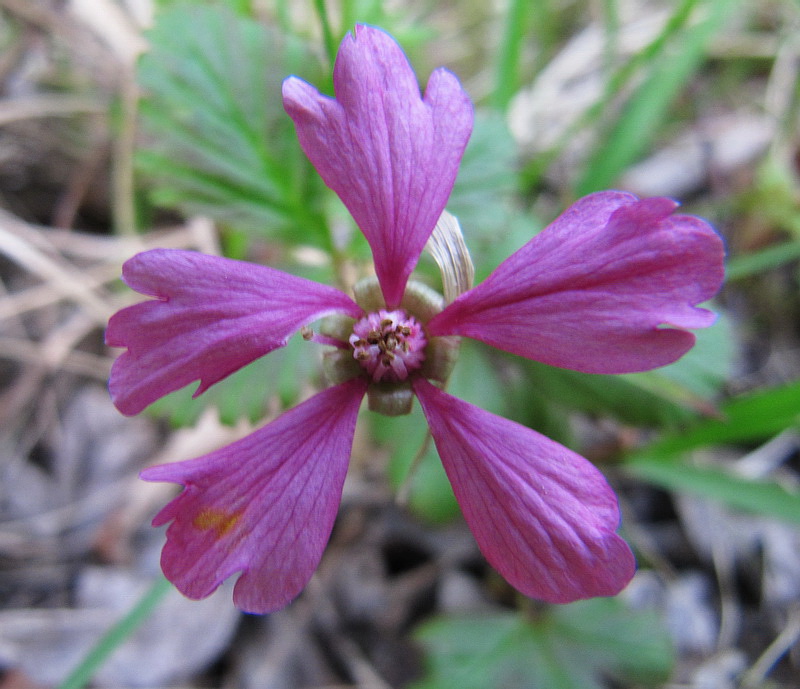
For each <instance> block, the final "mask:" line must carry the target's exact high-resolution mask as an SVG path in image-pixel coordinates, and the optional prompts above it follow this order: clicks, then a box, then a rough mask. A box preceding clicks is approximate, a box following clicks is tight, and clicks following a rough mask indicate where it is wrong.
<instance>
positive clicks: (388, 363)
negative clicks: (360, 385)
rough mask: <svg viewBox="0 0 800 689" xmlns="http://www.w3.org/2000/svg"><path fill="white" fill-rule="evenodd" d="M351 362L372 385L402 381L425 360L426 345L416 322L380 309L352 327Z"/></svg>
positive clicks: (405, 314)
mask: <svg viewBox="0 0 800 689" xmlns="http://www.w3.org/2000/svg"><path fill="white" fill-rule="evenodd" d="M350 344H351V346H352V347H353V358H354V359H355V360H356V361H358V362H359V363H360V364H361V366H362V367H363V368H364V370H366V372H367V373H368V374H369V375H370V377H371V378H372V380H373V382H375V383H380V382H397V381H401V380H406V378H408V376H409V374H410V373H411V372H412V371H416V370H417V369H418V368H419V367H420V366H422V362H423V361H424V360H425V346H426V345H427V344H428V341H427V340H426V339H425V333H424V332H423V331H422V326H421V325H420V324H419V322H418V321H417V319H416V318H414V317H413V316H409V315H408V314H407V313H406V312H405V311H403V310H402V309H396V310H395V311H386V310H385V309H380V310H379V311H373V312H372V313H370V314H367V315H366V316H364V318H362V319H361V320H359V321H356V323H355V325H353V334H352V335H350Z"/></svg>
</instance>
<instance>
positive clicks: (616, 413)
mask: <svg viewBox="0 0 800 689" xmlns="http://www.w3.org/2000/svg"><path fill="white" fill-rule="evenodd" d="M525 370H526V373H527V376H528V380H529V386H530V394H531V395H536V396H537V397H542V398H544V399H545V400H547V401H548V402H549V403H550V404H555V405H557V406H559V407H561V408H562V409H567V410H579V411H582V412H586V413H589V414H597V415H603V416H611V417H614V418H616V419H618V420H619V421H622V422H623V423H626V424H631V425H634V426H667V427H675V426H677V425H679V424H681V423H685V422H686V421H688V420H689V419H691V418H692V417H693V416H694V411H693V410H692V409H690V408H689V407H688V406H684V405H681V404H679V403H678V402H676V401H675V399H673V398H672V397H671V396H668V395H663V394H661V393H660V392H659V391H658V390H656V389H655V386H652V387H645V386H642V385H640V384H639V383H638V381H637V379H636V378H634V377H631V378H627V377H623V376H605V375H598V374H590V373H578V372H577V371H569V370H567V369H563V368H554V367H552V366H546V365H545V364H540V363H538V362H527V363H526V364H525Z"/></svg>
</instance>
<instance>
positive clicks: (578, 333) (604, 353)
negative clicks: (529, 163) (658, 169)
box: [428, 191, 724, 373]
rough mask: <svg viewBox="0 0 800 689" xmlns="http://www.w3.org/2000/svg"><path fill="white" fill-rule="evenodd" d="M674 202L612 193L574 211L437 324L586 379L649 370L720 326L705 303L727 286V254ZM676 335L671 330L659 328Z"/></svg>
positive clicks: (439, 329)
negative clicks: (697, 332)
mask: <svg viewBox="0 0 800 689" xmlns="http://www.w3.org/2000/svg"><path fill="white" fill-rule="evenodd" d="M676 206H677V204H676V203H675V202H674V201H672V200H671V199H665V198H650V199H643V200H639V199H637V198H636V197H635V196H633V195H631V194H624V193H621V192H615V191H606V192H599V193H596V194H592V195H590V196H587V197H585V198H582V199H581V200H579V201H577V202H576V203H575V204H573V205H572V206H571V207H570V208H568V209H567V210H566V211H565V212H564V213H563V214H562V215H561V216H560V217H559V218H557V219H556V220H555V221H554V222H553V223H552V224H551V225H549V226H548V227H547V228H546V229H545V230H544V231H543V232H541V233H540V234H539V235H537V236H536V237H534V238H533V239H532V240H531V241H530V242H528V243H527V244H526V245H525V246H523V247H522V248H521V249H520V250H519V251H517V252H516V253H514V254H512V255H511V256H510V257H509V258H508V259H507V260H506V261H504V262H503V263H502V264H501V265H500V266H499V267H498V268H497V269H496V270H495V271H494V272H493V273H492V274H491V275H490V276H489V277H488V278H487V279H486V280H485V281H484V282H483V283H481V284H480V285H478V286H477V287H475V288H473V289H472V290H470V291H469V292H466V293H464V294H463V295H461V296H460V297H459V298H458V299H457V300H456V301H454V302H453V303H452V304H450V305H449V306H448V307H447V308H446V309H445V310H444V311H443V312H442V313H440V314H439V315H437V316H436V317H434V318H433V319H432V320H431V321H430V323H429V324H428V332H429V333H430V334H431V335H449V334H458V335H466V336H469V337H473V338H475V339H477V340H482V341H483V342H487V343H488V344H490V345H493V346H495V347H497V348H499V349H504V350H506V351H509V352H513V353H514V354H519V355H521V356H524V357H528V358H530V359H535V360H537V361H542V362H544V363H547V364H551V365H553V366H562V367H564V368H571V369H575V370H577V371H585V372H588V373H627V372H632V371H644V370H647V369H651V368H654V367H656V366H663V365H664V364H668V363H671V362H673V361H675V360H676V359H678V358H679V357H680V356H682V355H683V354H685V353H686V351H688V350H689V349H690V348H691V346H692V345H693V344H694V335H692V334H691V333H688V332H686V331H685V330H683V329H684V328H703V327H706V326H708V325H711V324H712V323H713V321H714V315H713V314H712V313H711V312H709V311H707V310H705V309H702V308H696V305H697V304H699V303H701V302H703V301H706V300H707V299H710V298H711V297H712V296H714V294H716V292H717V291H718V290H719V288H720V285H721V284H722V279H723V273H724V268H723V261H724V246H723V243H722V240H721V239H720V237H719V235H717V234H716V232H714V230H713V229H712V228H711V227H710V226H709V225H708V224H707V223H705V222H704V221H703V220H700V219H699V218H696V217H693V216H688V215H672V212H673V211H674V210H675V208H676ZM664 325H666V326H672V327H662V326H664Z"/></svg>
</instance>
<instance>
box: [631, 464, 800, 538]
mask: <svg viewBox="0 0 800 689" xmlns="http://www.w3.org/2000/svg"><path fill="white" fill-rule="evenodd" d="M627 470H628V471H629V473H631V474H633V475H634V476H636V477H638V478H641V479H644V480H646V481H650V482H651V483H654V484H656V485H658V486H661V487H662V488H666V489H668V490H676V491H681V492H684V493H691V494H694V495H699V496H701V497H704V498H711V499H712V500H719V501H720V502H724V503H725V504H727V505H730V506H731V507H735V508H737V509H742V510H746V511H748V512H753V513H755V514H760V515H763V516H765V517H774V518H776V519H783V520H785V521H788V522H794V523H800V493H798V492H797V491H790V490H789V489H787V488H786V487H785V486H782V485H781V484H779V483H777V482H775V481H759V480H754V479H747V478H742V477H740V476H734V475H733V474H731V473H730V472H728V471H725V469H723V468H721V467H710V466H696V465H694V464H691V463H689V462H687V461H676V462H665V461H664V460H663V458H657V459H647V458H645V457H642V458H636V459H634V460H631V461H630V462H629V463H628V464H627Z"/></svg>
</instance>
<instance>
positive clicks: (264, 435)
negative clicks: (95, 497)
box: [141, 379, 366, 613]
mask: <svg viewBox="0 0 800 689" xmlns="http://www.w3.org/2000/svg"><path fill="white" fill-rule="evenodd" d="M365 391H366V383H365V381H363V380H362V379H358V380H351V381H348V382H346V383H342V384H340V385H337V386H335V387H332V388H329V389H327V390H324V391H323V392H321V393H319V394H318V395H316V396H314V397H312V398H311V399H309V400H307V401H306V402H304V403H302V404H301V405H299V406H297V407H295V408H294V409H292V410H290V411H288V412H286V413H284V414H283V415H282V416H280V417H278V418H277V419H276V420H275V421H273V422H271V423H269V424H267V425H266V426H264V427H262V428H260V429H259V430H257V431H255V432H254V433H252V434H251V435H249V436H247V437H245V438H243V439H242V440H239V441H237V442H235V443H233V444H231V445H228V446H227V447H223V448H221V449H220V450H216V451H215V452H212V453H210V454H208V455H205V456H204V457H199V458H197V459H193V460H189V461H186V462H179V463H176V464H166V465H161V466H156V467H151V468H148V469H145V470H144V471H143V472H142V473H141V476H142V478H143V479H145V480H147V481H169V482H174V483H178V484H180V485H183V486H184V488H183V490H182V491H181V493H180V494H179V495H178V496H177V497H176V498H175V499H174V500H172V501H171V502H170V503H169V504H167V505H166V506H165V507H164V508H163V509H162V510H161V511H160V512H159V513H158V515H156V517H155V519H154V521H153V523H154V524H155V525H162V524H166V523H168V522H171V523H170V525H169V527H168V529H167V542H166V545H165V546H164V550H163V553H162V559H161V561H162V568H163V570H164V574H165V575H166V576H167V578H168V579H169V580H170V581H172V582H173V584H175V586H176V587H177V588H178V589H179V590H180V591H181V592H182V593H184V595H186V596H188V597H189V598H194V599H197V598H204V597H205V596H207V595H209V594H210V593H211V592H213V591H214V590H215V589H216V588H217V587H218V586H219V585H220V583H222V581H223V580H224V579H226V578H227V577H229V576H231V575H233V574H235V573H236V572H242V574H241V576H240V577H239V579H238V581H237V582H236V586H235V587H234V601H235V603H236V605H237V606H238V607H240V608H241V609H243V610H245V611H246V612H252V613H266V612H271V611H273V610H276V609H278V608H281V607H283V606H284V605H286V604H287V603H289V602H290V601H291V600H292V599H293V598H295V597H296V596H297V595H298V594H299V593H300V591H301V590H302V588H303V587H304V586H305V584H306V583H307V582H308V580H309V579H310V577H311V575H312V574H313V572H314V570H315V569H316V567H317V564H318V562H319V560H320V558H321V557H322V551H323V549H324V548H325V545H326V543H327V541H328V537H329V536H330V532H331V529H332V528H333V522H334V519H335V517H336V512H337V510H338V505H339V501H340V499H341V492H342V485H343V483H344V477H345V474H346V471H347V464H348V460H349V458H350V451H351V449H352V442H353V435H354V432H355V423H356V417H357V414H358V409H359V406H360V404H361V400H362V398H363V396H364V393H365Z"/></svg>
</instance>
